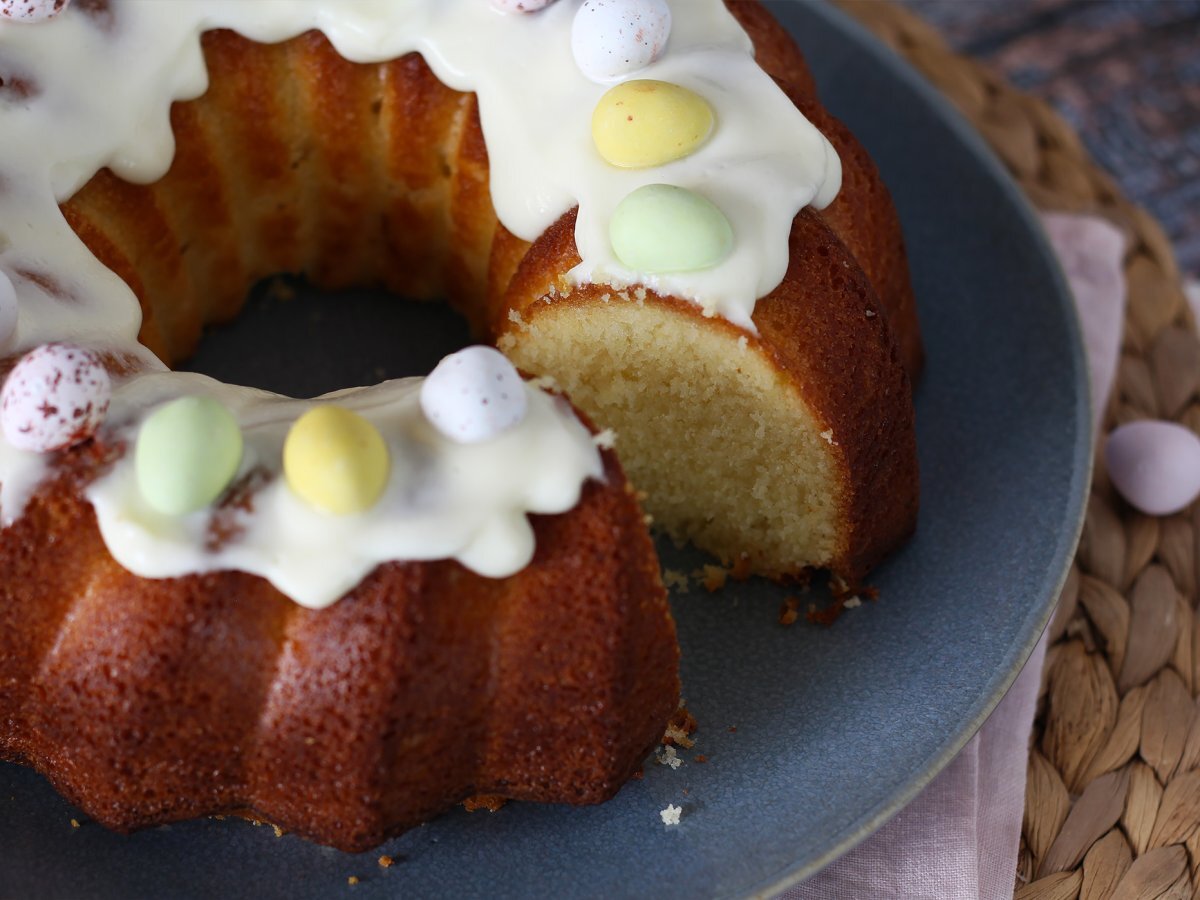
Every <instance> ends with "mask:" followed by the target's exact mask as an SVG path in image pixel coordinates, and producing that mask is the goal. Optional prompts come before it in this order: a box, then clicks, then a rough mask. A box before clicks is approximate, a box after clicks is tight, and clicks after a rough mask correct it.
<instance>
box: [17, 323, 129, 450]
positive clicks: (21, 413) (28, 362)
mask: <svg viewBox="0 0 1200 900" xmlns="http://www.w3.org/2000/svg"><path fill="white" fill-rule="evenodd" d="M111 398H112V382H111V381H110V380H109V377H108V372H107V371H106V370H105V368H104V365H103V363H101V362H100V359H99V357H98V356H96V354H95V353H93V352H92V351H91V350H87V349H85V348H83V347H77V346H75V345H74V344H63V343H57V344H44V345H42V346H41V347H38V348H37V349H36V350H31V351H30V352H29V353H27V354H25V356H24V357H22V358H21V361H20V362H18V363H17V365H16V367H14V368H13V370H12V373H11V374H10V375H9V376H8V380H7V381H6V382H4V389H3V390H2V391H0V428H2V430H3V431H4V437H5V438H6V439H7V440H8V442H9V443H10V444H12V445H13V446H14V447H16V448H17V449H19V450H29V451H32V452H34V453H50V452H52V451H54V450H64V449H66V448H68V447H73V446H75V445H76V444H81V443H83V442H84V441H86V440H87V439H88V438H90V437H91V436H92V435H93V434H95V433H96V429H97V428H99V427H100V423H101V422H103V421H104V416H105V414H106V413H107V412H108V404H109V400H110V399H111Z"/></svg>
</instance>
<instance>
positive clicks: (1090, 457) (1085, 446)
mask: <svg viewBox="0 0 1200 900" xmlns="http://www.w3.org/2000/svg"><path fill="white" fill-rule="evenodd" d="M767 5H768V6H779V5H803V6H804V7H805V8H806V11H807V12H810V13H812V14H814V15H817V16H819V17H820V18H822V19H823V20H825V22H826V23H828V24H829V25H830V26H831V27H833V28H836V29H838V30H841V31H842V32H844V33H845V34H846V35H847V36H849V37H850V38H851V39H852V40H853V41H854V42H855V43H856V44H858V45H859V46H860V47H862V48H863V49H864V50H866V51H867V52H870V53H871V54H872V55H873V56H874V57H875V58H876V60H877V61H878V62H879V63H880V64H881V65H883V66H884V67H885V68H886V69H887V70H889V72H890V74H891V75H892V76H893V77H894V78H895V79H896V80H897V81H899V82H901V83H903V84H904V86H905V87H906V88H907V89H909V90H910V91H911V92H912V93H913V94H914V95H916V97H917V98H918V99H919V100H921V101H922V102H924V103H925V104H927V105H928V107H929V108H930V110H931V111H932V113H933V114H934V115H935V116H936V117H937V118H938V119H939V120H941V122H942V124H944V125H945V126H946V127H947V128H948V129H949V130H950V131H951V132H952V133H953V134H954V136H955V137H956V138H957V139H958V140H960V141H961V142H962V143H963V145H964V146H965V148H966V149H967V150H968V151H969V152H970V153H971V155H972V156H974V157H975V159H976V160H977V161H978V162H979V164H980V168H981V170H982V171H983V172H984V173H985V174H986V175H987V176H988V177H989V178H990V179H991V180H992V181H993V182H995V183H996V186H997V187H998V188H999V189H1000V191H1001V193H1002V194H1003V195H1004V196H1005V198H1006V199H1007V200H1008V201H1009V202H1010V203H1011V205H1012V207H1013V212H1014V213H1015V214H1016V216H1017V218H1018V219H1019V220H1020V221H1021V222H1022V223H1023V224H1024V226H1025V229H1026V231H1027V232H1028V233H1029V237H1030V239H1031V249H1033V250H1034V251H1035V252H1036V253H1037V254H1038V255H1039V256H1041V257H1042V258H1043V259H1044V261H1045V263H1046V268H1047V270H1048V273H1049V275H1050V287H1051V289H1052V291H1053V293H1054V295H1055V297H1056V298H1057V301H1058V305H1059V308H1060V309H1061V311H1062V313H1063V318H1064V320H1065V321H1064V324H1065V325H1066V330H1067V336H1068V344H1069V346H1068V348H1067V349H1068V352H1069V362H1070V365H1071V368H1072V370H1073V373H1074V380H1075V388H1076V390H1075V407H1076V408H1075V414H1076V422H1077V424H1078V425H1079V426H1080V427H1079V430H1078V437H1077V439H1076V441H1075V447H1074V458H1073V465H1072V468H1071V475H1070V500H1069V503H1068V507H1067V516H1066V524H1067V525H1068V526H1069V527H1068V529H1067V531H1066V533H1065V534H1063V535H1062V536H1060V539H1059V541H1058V545H1057V547H1056V548H1055V554H1054V562H1053V564H1052V565H1051V566H1050V568H1049V569H1048V570H1047V572H1046V575H1047V576H1049V577H1048V579H1047V583H1046V587H1047V590H1046V593H1045V595H1044V596H1042V597H1041V598H1040V599H1039V602H1038V603H1037V604H1036V605H1033V604H1031V606H1030V610H1031V612H1032V621H1031V622H1030V624H1029V625H1028V626H1027V628H1028V633H1027V636H1026V639H1025V641H1024V643H1022V644H1021V645H1020V646H1017V647H1015V648H1013V649H1012V650H1011V651H1010V653H1009V660H1010V662H1009V665H1008V666H1007V668H1005V669H1004V671H1002V672H1000V673H999V674H998V676H997V677H996V678H995V679H994V680H993V687H992V689H991V690H990V692H989V693H988V695H987V696H986V697H985V698H984V699H983V702H982V703H981V704H979V705H978V707H977V710H976V713H975V715H974V716H973V717H972V718H971V719H969V720H968V721H967V722H966V723H965V724H963V725H962V727H960V728H959V729H958V730H957V731H956V732H954V733H953V734H952V735H950V736H949V738H948V739H947V740H946V741H945V742H943V744H942V747H941V749H940V750H939V751H938V752H937V753H935V754H934V755H933V757H932V758H931V759H930V761H929V762H928V763H927V764H926V766H925V768H924V769H923V770H922V771H920V772H918V773H917V774H916V775H915V776H914V777H913V778H911V779H910V781H909V783H908V784H906V785H905V787H904V789H903V790H900V791H896V792H893V793H892V794H891V795H890V796H889V797H888V798H887V799H885V800H883V801H882V802H880V803H879V804H877V805H876V807H875V808H874V809H872V810H871V811H869V812H867V813H866V814H864V815H863V816H861V817H860V818H859V819H858V820H857V822H856V824H855V825H852V826H851V827H850V828H848V829H847V833H846V834H844V835H843V836H842V837H841V838H839V839H838V840H837V841H835V842H834V843H833V844H832V845H831V846H830V847H829V848H828V849H827V850H826V851H825V852H823V853H821V854H818V855H817V856H816V857H815V858H813V859H811V860H809V861H807V862H798V863H795V864H793V865H792V866H789V867H787V868H785V869H783V870H782V871H780V872H777V873H775V874H773V875H768V876H766V877H765V878H764V879H762V880H761V881H760V882H759V883H758V884H757V885H755V886H754V887H752V888H750V890H749V891H748V892H747V894H746V896H753V897H759V896H766V897H770V896H776V895H778V894H781V893H782V892H783V891H785V890H787V889H788V888H790V887H794V886H795V885H797V884H800V883H801V882H803V881H805V880H806V879H808V878H811V877H812V876H814V875H816V874H817V873H819V872H820V871H821V870H822V869H824V868H826V867H827V866H829V865H830V864H831V863H833V862H834V861H835V860H837V859H839V858H841V857H842V856H844V855H845V854H847V853H849V852H850V851H851V850H853V849H854V848H855V847H857V846H858V845H859V844H861V843H862V842H863V841H865V840H866V839H867V838H869V837H870V836H871V835H873V834H874V833H875V832H876V831H878V830H879V829H880V828H882V827H883V826H884V825H885V824H887V822H888V821H890V820H891V819H892V818H893V817H894V816H895V815H896V814H897V813H899V812H900V811H901V810H902V809H904V808H905V807H906V806H908V805H909V804H910V803H911V802H912V801H913V800H914V799H915V798H916V796H917V794H919V793H920V792H921V791H922V790H924V788H925V787H927V786H928V785H929V784H930V783H931V782H932V781H933V780H934V779H935V778H936V777H937V776H938V775H939V774H940V773H941V772H942V770H943V769H945V768H946V766H948V765H949V764H950V762H951V761H953V760H954V759H955V758H956V757H957V756H958V755H959V753H961V752H962V749H963V748H964V747H965V746H966V745H967V743H968V742H969V741H970V740H971V738H973V737H974V736H975V734H976V733H977V732H978V731H979V729H980V728H981V727H982V726H983V723H984V722H985V721H987V719H988V717H989V716H990V715H991V714H992V712H993V711H994V710H995V708H996V707H997V706H998V705H999V704H1000V701H1001V700H1003V699H1004V697H1005V695H1006V694H1007V693H1008V691H1009V689H1010V688H1011V687H1012V685H1013V683H1014V682H1015V681H1016V680H1017V676H1019V675H1020V674H1021V671H1022V670H1023V669H1024V667H1025V664H1026V663H1027V662H1028V661H1029V658H1030V656H1031V655H1032V654H1033V651H1034V649H1035V648H1036V647H1037V645H1038V642H1039V641H1040V640H1041V639H1042V635H1043V633H1044V632H1045V631H1046V629H1047V627H1048V626H1049V624H1050V619H1051V617H1052V615H1053V613H1054V609H1055V607H1056V606H1057V603H1058V598H1059V595H1060V594H1061V593H1062V590H1063V587H1064V586H1065V584H1066V582H1067V578H1068V577H1069V575H1070V571H1071V564H1072V562H1073V561H1074V558H1075V552H1076V550H1077V548H1078V546H1079V541H1080V538H1081V537H1082V534H1083V526H1084V521H1085V519H1086V517H1087V498H1088V494H1089V490H1090V486H1091V483H1092V474H1093V468H1094V465H1095V456H1094V453H1093V446H1094V436H1095V435H1096V428H1097V422H1096V421H1095V420H1096V417H1095V414H1094V412H1093V404H1092V398H1091V382H1090V379H1089V377H1088V368H1087V356H1086V350H1085V346H1084V341H1083V330H1082V326H1081V324H1080V321H1079V315H1078V310H1077V308H1076V306H1075V302H1074V300H1073V298H1072V293H1071V289H1070V286H1069V285H1068V283H1067V280H1066V275H1065V274H1064V272H1063V270H1062V266H1061V264H1060V263H1059V261H1058V257H1057V255H1056V254H1055V252H1054V250H1053V248H1052V247H1051V244H1050V240H1049V238H1048V237H1047V235H1046V233H1045V229H1044V228H1043V227H1042V225H1041V222H1040V221H1039V220H1038V217H1037V211H1036V210H1035V208H1034V206H1033V204H1032V203H1031V202H1030V200H1029V199H1028V198H1027V197H1026V196H1025V193H1024V192H1023V191H1022V190H1021V188H1020V187H1019V186H1018V185H1017V183H1016V182H1015V181H1014V180H1013V178H1012V176H1011V175H1010V174H1009V172H1008V170H1007V169H1006V168H1005V167H1004V165H1003V163H1001V161H1000V159H999V158H998V157H997V155H996V153H995V151H993V150H992V148H991V146H990V145H989V144H988V143H987V142H986V141H985V140H984V138H983V136H982V135H980V134H979V132H978V131H977V130H976V129H975V127H974V126H973V125H972V124H971V123H970V122H969V121H968V120H967V119H966V118H965V117H964V116H963V115H962V113H960V112H959V111H958V109H957V108H955V106H954V105H953V104H952V103H951V102H950V100H949V99H947V97H946V96H945V95H944V94H942V93H941V91H939V90H938V89H937V88H936V87H934V86H933V85H932V84H931V83H930V82H929V81H928V80H927V79H926V78H925V77H924V76H923V75H922V74H921V73H920V72H918V71H917V70H916V69H915V68H914V67H913V66H912V64H911V63H909V62H908V61H907V60H906V59H904V58H903V57H902V56H901V55H900V54H899V53H898V52H897V51H895V50H893V49H892V48H891V47H889V46H888V45H887V44H885V43H884V42H883V41H881V40H880V39H879V38H878V37H876V36H875V35H874V34H873V33H872V32H871V31H870V30H869V29H867V28H866V27H865V26H864V25H862V24H861V23H860V22H858V21H857V20H856V19H855V18H854V17H853V16H851V15H850V14H849V13H847V12H845V11H843V10H841V9H838V8H837V7H836V6H835V5H834V2H833V0H822V2H820V3H812V2H808V0H773V2H771V3H769V4H767ZM784 25H785V27H786V23H784ZM789 33H790V32H789ZM918 527H919V526H918Z"/></svg>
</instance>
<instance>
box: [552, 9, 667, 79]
mask: <svg viewBox="0 0 1200 900" xmlns="http://www.w3.org/2000/svg"><path fill="white" fill-rule="evenodd" d="M670 36H671V8H670V7H669V6H667V3H666V0H585V2H584V4H583V6H581V7H579V12H577V13H576V14H575V23H574V25H573V26H572V28H571V49H572V50H573V51H574V52H575V63H576V64H577V65H578V66H579V68H580V70H581V71H582V72H583V74H584V75H586V76H587V77H588V78H590V79H591V80H592V81H599V82H608V81H613V80H614V79H617V78H620V77H622V76H623V75H628V74H630V73H631V72H636V71H638V70H639V69H644V68H646V66H648V65H650V63H652V62H654V61H655V60H656V59H658V58H659V57H660V56H662V53H663V51H664V50H665V49H666V47H667V39H668V38H669V37H670Z"/></svg>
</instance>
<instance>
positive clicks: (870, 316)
mask: <svg viewBox="0 0 1200 900" xmlns="http://www.w3.org/2000/svg"><path fill="white" fill-rule="evenodd" d="M867 318H868V319H873V318H875V310H873V309H868V310H867Z"/></svg>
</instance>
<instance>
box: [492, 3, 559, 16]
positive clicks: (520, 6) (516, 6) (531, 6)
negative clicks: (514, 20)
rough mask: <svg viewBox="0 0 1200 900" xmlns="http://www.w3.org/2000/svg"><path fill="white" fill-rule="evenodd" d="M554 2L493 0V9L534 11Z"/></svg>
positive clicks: (522, 11)
mask: <svg viewBox="0 0 1200 900" xmlns="http://www.w3.org/2000/svg"><path fill="white" fill-rule="evenodd" d="M553 2H554V0H492V9H498V10H500V12H503V13H532V12H537V11H538V10H539V9H544V8H545V7H547V6H549V5H550V4H551V3H553Z"/></svg>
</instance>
